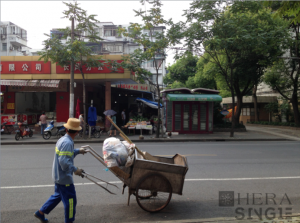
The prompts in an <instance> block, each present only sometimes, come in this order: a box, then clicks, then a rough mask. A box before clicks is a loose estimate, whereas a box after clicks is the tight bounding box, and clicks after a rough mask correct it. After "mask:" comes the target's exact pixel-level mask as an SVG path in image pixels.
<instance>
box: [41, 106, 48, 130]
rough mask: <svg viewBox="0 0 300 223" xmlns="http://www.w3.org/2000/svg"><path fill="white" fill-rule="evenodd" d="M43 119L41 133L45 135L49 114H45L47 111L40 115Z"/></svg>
mask: <svg viewBox="0 0 300 223" xmlns="http://www.w3.org/2000/svg"><path fill="white" fill-rule="evenodd" d="M40 121H41V135H43V133H44V130H45V129H46V128H47V116H46V115H45V112H44V111H43V112H42V115H41V116H40Z"/></svg>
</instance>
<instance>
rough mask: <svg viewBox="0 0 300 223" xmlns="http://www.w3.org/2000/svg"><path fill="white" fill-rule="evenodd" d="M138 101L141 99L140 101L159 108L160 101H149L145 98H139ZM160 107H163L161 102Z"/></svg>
mask: <svg viewBox="0 0 300 223" xmlns="http://www.w3.org/2000/svg"><path fill="white" fill-rule="evenodd" d="M136 101H140V102H142V103H144V104H146V105H148V106H149V107H150V108H155V109H158V103H157V102H155V101H149V100H147V99H145V98H137V99H136ZM160 107H161V108H162V104H160Z"/></svg>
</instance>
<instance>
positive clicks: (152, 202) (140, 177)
mask: <svg viewBox="0 0 300 223" xmlns="http://www.w3.org/2000/svg"><path fill="white" fill-rule="evenodd" d="M108 119H109V118H108ZM109 120H110V119H109ZM116 127H117V126H116ZM117 129H118V127H117ZM118 130H119V129H118ZM119 131H120V132H121V134H120V135H121V136H122V137H123V138H124V139H125V140H126V141H129V143H132V142H131V141H130V140H129V139H128V138H127V137H126V136H125V135H124V133H123V132H122V131H121V130H119ZM83 148H85V149H86V151H87V152H90V153H91V154H92V155H93V156H94V157H95V158H96V159H97V160H99V161H100V162H101V163H102V164H103V165H104V166H105V167H107V165H106V163H105V162H104V159H103V157H102V156H101V155H99V154H98V153H97V152H96V151H95V150H94V149H93V148H91V147H90V146H83ZM107 168H108V169H109V170H110V171H111V172H112V173H113V174H114V175H115V176H116V177H118V178H119V179H120V180H121V181H122V182H123V183H124V185H123V192H122V194H124V190H125V188H126V187H128V202H127V204H128V205H129V201H130V196H131V195H132V194H133V195H135V197H136V201H137V203H138V205H139V206H140V207H141V208H142V209H144V210H145V211H148V212H158V211H161V210H162V209H164V208H165V207H166V206H167V205H168V204H169V202H170V200H171V197H172V194H173V193H174V194H179V195H182V190H183V184H184V179H185V175H186V173H187V171H188V163H187V159H186V157H184V156H182V155H180V154H176V155H174V156H173V157H172V158H167V157H160V156H152V155H150V154H149V153H147V152H141V151H140V150H139V149H138V148H137V147H136V148H135V150H134V161H133V165H132V166H130V167H125V166H124V167H123V166H122V167H118V166H115V167H107Z"/></svg>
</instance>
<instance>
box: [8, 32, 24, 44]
mask: <svg viewBox="0 0 300 223" xmlns="http://www.w3.org/2000/svg"><path fill="white" fill-rule="evenodd" d="M8 41H9V42H11V43H12V44H14V45H16V46H27V40H24V39H23V38H21V37H20V36H18V35H13V34H11V35H9V37H8Z"/></svg>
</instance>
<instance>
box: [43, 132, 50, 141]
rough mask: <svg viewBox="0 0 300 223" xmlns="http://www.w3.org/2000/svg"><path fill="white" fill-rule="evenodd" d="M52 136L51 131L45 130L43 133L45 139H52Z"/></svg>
mask: <svg viewBox="0 0 300 223" xmlns="http://www.w3.org/2000/svg"><path fill="white" fill-rule="evenodd" d="M50 137H51V133H50V132H45V133H44V134H43V138H44V139H46V140H47V139H50Z"/></svg>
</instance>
